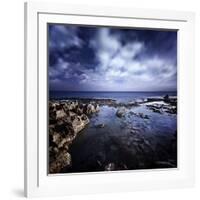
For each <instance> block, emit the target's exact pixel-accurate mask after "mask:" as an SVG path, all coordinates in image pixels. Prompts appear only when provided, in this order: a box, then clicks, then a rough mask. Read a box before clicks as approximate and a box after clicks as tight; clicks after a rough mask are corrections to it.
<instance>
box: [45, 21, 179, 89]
mask: <svg viewBox="0 0 200 200" xmlns="http://www.w3.org/2000/svg"><path fill="white" fill-rule="evenodd" d="M48 31H49V41H48V45H49V47H48V48H49V66H48V69H49V88H50V90H66V91H176V89H177V33H176V32H172V31H156V30H135V29H122V28H110V27H109V28H107V27H83V26H82V27H81V26H73V25H72V26H70V25H58V24H57V25H56V24H50V25H49V30H48Z"/></svg>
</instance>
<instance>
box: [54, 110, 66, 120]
mask: <svg viewBox="0 0 200 200" xmlns="http://www.w3.org/2000/svg"><path fill="white" fill-rule="evenodd" d="M65 116H66V113H65V111H64V110H57V111H56V119H60V118H63V117H65Z"/></svg>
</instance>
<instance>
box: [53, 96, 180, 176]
mask: <svg viewBox="0 0 200 200" xmlns="http://www.w3.org/2000/svg"><path fill="white" fill-rule="evenodd" d="M102 106H108V107H113V108H115V110H116V112H115V116H116V119H122V120H123V119H124V118H125V117H126V116H127V117H130V116H135V117H137V118H139V119H141V120H149V118H151V117H150V116H149V115H147V114H145V113H143V112H134V111H132V110H131V111H130V109H132V108H136V107H140V106H144V107H145V108H147V109H148V110H149V111H151V112H153V113H158V114H160V115H162V114H165V113H166V114H170V115H176V114H177V98H176V97H169V96H168V95H166V96H164V97H152V98H151V97H149V98H146V99H138V100H134V101H131V102H127V103H121V102H117V101H115V100H112V99H86V98H84V99H81V98H79V99H77V98H76V99H67V100H50V101H49V173H60V172H61V171H62V170H63V169H65V170H67V169H71V168H72V166H73V157H72V156H71V153H70V148H71V145H72V146H73V142H74V140H75V138H76V137H77V136H78V135H79V134H81V132H82V131H83V130H84V129H85V127H86V126H88V125H89V124H90V121H91V119H92V118H93V117H94V116H96V115H97V114H98V113H99V112H100V111H101V107H102ZM122 122H123V121H122ZM95 128H97V129H101V130H102V132H105V131H104V130H106V129H105V128H106V125H105V124H104V123H100V124H96V125H95ZM124 128H125V129H127V131H129V132H128V134H129V135H130V136H128V137H126V136H125V135H124V136H120V137H119V138H115V137H112V141H114V144H115V146H116V148H119V149H123V151H126V152H129V154H131V157H134V158H137V159H138V160H139V157H140V158H141V157H142V160H143V159H144V160H143V161H142V163H143V165H145V166H147V167H150V168H151V167H152V166H155V167H156V166H157V167H161V168H162V167H175V166H176V161H174V160H173V161H172V162H171V161H170V160H169V159H167V160H166V161H162V160H161V161H159V159H153V161H152V160H151V161H149V159H150V157H151V156H152V155H153V154H152V153H151V152H152V151H153V150H152V148H153V144H150V142H149V141H148V140H147V139H146V138H144V137H143V136H142V135H141V134H140V133H139V132H140V131H141V130H138V129H137V128H134V127H131V128H130V127H129V126H128V124H126V125H125V127H124ZM101 130H100V131H101ZM120 138H121V139H120ZM119 140H120V142H119ZM170 141H171V140H170ZM170 145H175V146H174V147H173V151H174V152H173V153H176V135H175V136H174V139H173V142H170V143H169V146H170ZM131 147H133V148H131ZM155 148H157V149H155V150H154V151H160V152H162V151H163V150H162V149H159V148H158V147H157V146H156V147H155ZM137 149H138V150H137ZM91 151H92V150H91ZM169 151H171V149H170V150H169ZM142 152H143V153H142ZM142 154H144V155H142ZM148 157H149V158H148ZM161 157H162V156H161ZM137 159H135V161H134V162H133V161H131V164H124V163H125V162H124V163H123V162H122V163H116V162H110V163H105V164H102V163H103V161H100V160H98V159H97V160H96V161H95V162H97V165H98V166H99V170H108V171H110V170H122V169H130V167H131V168H132V169H134V168H135V167H134V166H137V167H138V168H143V167H142V164H141V162H138V161H137ZM133 163H134V164H133ZM139 163H140V164H139ZM152 163H153V164H152ZM140 165H141V166H140ZM137 167H136V168H137ZM69 171H70V170H69Z"/></svg>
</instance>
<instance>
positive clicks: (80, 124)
mask: <svg viewBox="0 0 200 200" xmlns="http://www.w3.org/2000/svg"><path fill="white" fill-rule="evenodd" d="M89 122H90V120H89V118H88V117H87V116H86V115H85V114H83V115H81V116H75V118H74V120H73V121H72V127H73V129H74V132H75V133H78V132H80V131H81V130H82V129H84V128H85V126H86V125H87V124H88V123H89Z"/></svg>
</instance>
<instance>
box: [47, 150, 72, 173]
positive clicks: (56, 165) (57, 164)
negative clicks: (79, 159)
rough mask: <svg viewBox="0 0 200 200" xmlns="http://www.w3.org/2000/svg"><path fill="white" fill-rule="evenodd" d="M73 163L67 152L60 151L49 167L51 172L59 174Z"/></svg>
mask: <svg viewBox="0 0 200 200" xmlns="http://www.w3.org/2000/svg"><path fill="white" fill-rule="evenodd" d="M71 163H72V160H71V155H70V154H69V153H68V152H67V151H66V150H63V151H59V152H58V153H57V154H56V156H55V159H54V160H53V161H52V162H51V163H50V165H49V172H50V173H59V172H60V170H61V169H62V168H63V167H68V166H70V165H71Z"/></svg>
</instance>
